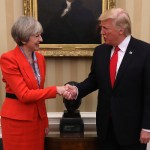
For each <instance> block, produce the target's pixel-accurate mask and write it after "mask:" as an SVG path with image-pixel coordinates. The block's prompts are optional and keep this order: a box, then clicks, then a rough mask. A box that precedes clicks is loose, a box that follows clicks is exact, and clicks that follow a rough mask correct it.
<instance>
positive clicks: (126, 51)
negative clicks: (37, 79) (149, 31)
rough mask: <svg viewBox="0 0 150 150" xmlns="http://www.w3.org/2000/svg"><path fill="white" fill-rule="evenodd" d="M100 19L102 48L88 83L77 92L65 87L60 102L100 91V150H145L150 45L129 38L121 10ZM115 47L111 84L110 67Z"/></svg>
mask: <svg viewBox="0 0 150 150" xmlns="http://www.w3.org/2000/svg"><path fill="white" fill-rule="evenodd" d="M99 20H100V26H101V34H102V35H103V38H104V41H105V43H104V44H102V45H100V46H98V47H96V49H95V51H94V54H93V60H92V65H91V72H90V74H89V76H88V78H87V79H85V80H84V81H83V82H81V83H79V84H77V85H76V87H75V86H70V85H67V87H66V88H67V92H65V93H64V97H65V98H66V99H74V98H76V97H77V98H82V97H84V96H86V95H87V94H89V93H91V92H93V91H95V90H97V89H98V90H99V92H98V104H97V111H96V126H97V135H98V138H99V144H100V145H99V146H100V150H146V147H147V143H148V142H149V140H150V44H148V43H146V42H144V41H141V40H138V39H135V38H134V37H132V36H131V22H130V18H129V15H128V13H127V12H126V11H124V10H123V9H121V8H113V9H110V10H107V11H106V12H104V13H103V14H101V16H100V18H99ZM116 46H118V47H119V50H118V52H116V56H117V67H116V69H115V71H116V75H115V81H114V84H113V83H112V82H113V81H112V80H111V77H110V76H112V74H111V73H110V72H111V71H112V67H111V66H110V64H111V63H112V59H114V57H113V52H114V49H115V47H116ZM113 63H114V62H113ZM113 66H114V67H115V65H114V64H113Z"/></svg>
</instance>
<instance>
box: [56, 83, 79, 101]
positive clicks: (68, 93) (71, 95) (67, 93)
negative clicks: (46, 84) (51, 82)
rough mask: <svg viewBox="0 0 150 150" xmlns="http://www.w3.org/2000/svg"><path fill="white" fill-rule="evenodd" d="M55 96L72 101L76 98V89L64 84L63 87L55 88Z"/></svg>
mask: <svg viewBox="0 0 150 150" xmlns="http://www.w3.org/2000/svg"><path fill="white" fill-rule="evenodd" d="M56 89H57V94H58V95H61V96H63V98H65V99H67V100H74V99H76V98H77V96H78V89H77V87H76V86H74V85H70V84H66V85H64V86H56Z"/></svg>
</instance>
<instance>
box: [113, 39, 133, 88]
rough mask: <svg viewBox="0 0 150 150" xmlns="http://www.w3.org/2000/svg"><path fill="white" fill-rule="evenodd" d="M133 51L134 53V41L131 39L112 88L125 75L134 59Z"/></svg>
mask: <svg viewBox="0 0 150 150" xmlns="http://www.w3.org/2000/svg"><path fill="white" fill-rule="evenodd" d="M134 51H135V44H134V39H133V38H131V40H130V42H129V45H128V47H127V50H126V53H125V55H124V58H123V60H122V63H121V65H120V67H119V70H118V73H117V77H116V81H115V84H114V87H115V86H117V84H118V83H119V81H120V80H121V78H122V77H123V75H124V74H125V73H126V70H127V68H128V66H129V65H130V63H131V61H132V59H133V57H134Z"/></svg>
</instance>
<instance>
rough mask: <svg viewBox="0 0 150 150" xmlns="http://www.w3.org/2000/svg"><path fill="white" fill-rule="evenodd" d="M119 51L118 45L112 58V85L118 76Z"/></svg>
mask: <svg viewBox="0 0 150 150" xmlns="http://www.w3.org/2000/svg"><path fill="white" fill-rule="evenodd" d="M118 51H119V47H118V46H116V47H115V50H114V53H113V55H112V57H111V59H110V79H111V86H112V87H113V86H114V82H115V78H116V68H117V61H118Z"/></svg>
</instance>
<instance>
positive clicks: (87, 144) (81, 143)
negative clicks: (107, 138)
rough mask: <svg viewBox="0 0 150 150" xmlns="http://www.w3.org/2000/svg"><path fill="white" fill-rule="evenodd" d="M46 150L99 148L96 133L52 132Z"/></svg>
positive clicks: (93, 149) (95, 149)
mask: <svg viewBox="0 0 150 150" xmlns="http://www.w3.org/2000/svg"><path fill="white" fill-rule="evenodd" d="M45 150H98V142H97V137H96V134H62V135H60V134H50V135H49V136H47V137H46V138H45Z"/></svg>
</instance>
